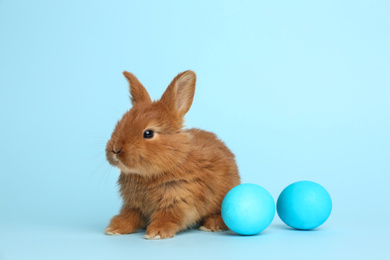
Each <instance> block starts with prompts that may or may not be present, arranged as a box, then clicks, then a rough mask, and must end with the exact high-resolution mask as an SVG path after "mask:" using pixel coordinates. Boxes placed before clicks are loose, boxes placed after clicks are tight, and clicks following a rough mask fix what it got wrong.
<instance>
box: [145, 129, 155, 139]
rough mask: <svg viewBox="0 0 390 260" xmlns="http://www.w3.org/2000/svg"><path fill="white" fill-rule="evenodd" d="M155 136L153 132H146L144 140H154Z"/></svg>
mask: <svg viewBox="0 0 390 260" xmlns="http://www.w3.org/2000/svg"><path fill="white" fill-rule="evenodd" d="M153 136H154V132H153V131H152V130H146V131H145V132H144V138H145V139H150V138H153Z"/></svg>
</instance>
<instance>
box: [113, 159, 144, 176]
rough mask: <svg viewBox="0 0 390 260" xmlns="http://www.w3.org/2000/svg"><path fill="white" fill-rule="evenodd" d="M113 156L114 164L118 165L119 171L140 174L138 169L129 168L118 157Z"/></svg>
mask: <svg viewBox="0 0 390 260" xmlns="http://www.w3.org/2000/svg"><path fill="white" fill-rule="evenodd" d="M113 157H115V158H114V159H113V160H114V161H115V166H116V167H118V169H119V170H121V172H123V173H126V174H131V173H133V174H134V173H135V174H140V171H139V170H137V169H134V168H129V167H127V166H126V165H124V164H123V163H122V162H121V161H120V160H119V159H118V158H116V156H113Z"/></svg>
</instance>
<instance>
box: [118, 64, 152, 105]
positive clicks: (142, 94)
mask: <svg viewBox="0 0 390 260" xmlns="http://www.w3.org/2000/svg"><path fill="white" fill-rule="evenodd" d="M123 75H124V76H125V77H126V79H127V81H128V82H129V85H130V95H131V97H130V98H131V103H132V104H133V105H135V104H136V103H139V102H145V103H150V102H152V99H151V98H150V96H149V93H148V91H146V89H145V87H144V86H142V84H141V82H139V80H138V79H137V77H136V76H134V75H133V74H132V73H130V72H127V71H124V72H123Z"/></svg>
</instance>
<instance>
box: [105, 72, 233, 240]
mask: <svg viewBox="0 0 390 260" xmlns="http://www.w3.org/2000/svg"><path fill="white" fill-rule="evenodd" d="M123 75H124V76H125V77H126V79H127V80H128V82H129V85H130V95H131V103H132V108H131V109H130V110H129V111H127V112H126V113H125V114H124V115H123V117H122V119H121V120H120V121H119V122H118V123H117V125H116V126H115V129H114V131H113V133H112V136H111V139H110V140H109V141H108V142H107V147H106V157H107V160H108V162H109V163H110V164H111V165H113V166H116V167H117V168H119V169H120V171H121V173H120V176H119V179H118V184H119V187H120V194H121V197H122V199H123V205H122V208H121V210H120V213H119V214H118V215H116V216H114V217H113V218H112V219H111V221H110V224H109V226H108V227H107V228H106V230H105V233H106V234H107V235H121V234H130V233H134V232H136V231H138V230H139V229H144V228H146V233H145V236H144V238H146V239H166V238H172V237H174V236H175V234H176V233H177V232H179V231H182V230H185V229H187V228H193V227H195V226H200V228H199V229H200V230H203V231H211V232H215V231H222V230H227V229H228V228H227V226H226V225H225V224H224V222H223V219H222V217H221V204H222V200H223V198H224V196H225V195H226V193H227V192H228V191H229V190H230V189H232V188H233V187H235V186H237V185H239V184H240V176H239V173H238V167H237V165H236V162H235V156H234V154H233V153H232V152H231V151H230V150H229V149H228V148H227V147H226V146H225V144H224V143H223V142H222V141H221V140H219V139H218V138H217V136H216V135H215V134H214V133H211V132H206V131H203V130H200V129H195V128H193V129H184V128H183V127H184V126H183V121H184V115H185V114H186V113H187V112H188V110H189V109H190V107H191V104H192V101H193V98H194V93H195V82H196V74H195V73H194V72H193V71H191V70H188V71H185V72H182V73H180V74H178V75H177V76H176V77H175V78H174V79H173V80H172V82H171V83H170V84H169V86H168V88H167V89H166V91H165V92H164V94H163V95H162V97H161V99H160V100H158V101H152V100H151V98H150V96H149V94H148V92H147V90H146V89H145V88H144V86H143V85H142V84H141V83H140V82H139V81H138V79H137V78H136V77H135V76H134V75H133V74H132V73H130V72H127V71H124V72H123Z"/></svg>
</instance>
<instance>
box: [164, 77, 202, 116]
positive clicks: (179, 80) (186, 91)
mask: <svg viewBox="0 0 390 260" xmlns="http://www.w3.org/2000/svg"><path fill="white" fill-rule="evenodd" d="M195 83H196V74H195V72H193V71H191V70H187V71H185V72H182V73H180V74H179V75H177V76H176V77H175V78H174V79H173V80H172V82H171V84H169V86H168V88H167V90H166V91H165V92H164V94H163V95H162V97H161V102H163V103H165V104H166V105H168V107H169V108H170V109H172V110H173V111H177V112H178V113H179V115H180V116H184V115H185V114H186V113H187V112H188V110H189V109H190V107H191V104H192V101H193V99H194V94H195Z"/></svg>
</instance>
